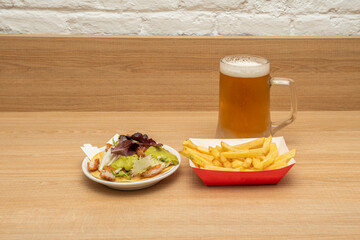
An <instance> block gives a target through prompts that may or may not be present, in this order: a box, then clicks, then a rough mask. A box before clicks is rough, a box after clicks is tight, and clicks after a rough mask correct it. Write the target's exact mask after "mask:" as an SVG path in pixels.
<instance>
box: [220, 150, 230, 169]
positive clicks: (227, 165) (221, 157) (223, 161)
mask: <svg viewBox="0 0 360 240" xmlns="http://www.w3.org/2000/svg"><path fill="white" fill-rule="evenodd" d="M220 162H221V163H222V164H223V165H224V167H227V168H231V162H229V161H228V160H227V159H226V157H224V156H223V153H221V154H220Z"/></svg>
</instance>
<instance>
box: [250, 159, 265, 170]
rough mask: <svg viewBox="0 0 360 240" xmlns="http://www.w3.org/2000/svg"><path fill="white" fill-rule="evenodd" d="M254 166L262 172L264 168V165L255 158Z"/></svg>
mask: <svg viewBox="0 0 360 240" xmlns="http://www.w3.org/2000/svg"><path fill="white" fill-rule="evenodd" d="M252 164H253V166H254V168H255V169H256V170H262V169H263V168H264V164H263V163H262V162H261V161H260V159H258V158H254V159H253V161H252Z"/></svg>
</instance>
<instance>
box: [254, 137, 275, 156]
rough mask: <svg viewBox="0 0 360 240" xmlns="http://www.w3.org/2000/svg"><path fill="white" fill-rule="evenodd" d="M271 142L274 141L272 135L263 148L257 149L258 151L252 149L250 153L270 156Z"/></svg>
mask: <svg viewBox="0 0 360 240" xmlns="http://www.w3.org/2000/svg"><path fill="white" fill-rule="evenodd" d="M271 140H272V136H271V135H270V136H269V137H268V138H266V140H265V142H264V145H263V147H261V148H256V149H250V152H253V153H259V154H263V155H266V154H268V152H269V150H270V143H271Z"/></svg>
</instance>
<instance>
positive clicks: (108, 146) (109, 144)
mask: <svg viewBox="0 0 360 240" xmlns="http://www.w3.org/2000/svg"><path fill="white" fill-rule="evenodd" d="M111 147H112V144H111V143H107V144H106V148H105V152H107V150H109V148H111Z"/></svg>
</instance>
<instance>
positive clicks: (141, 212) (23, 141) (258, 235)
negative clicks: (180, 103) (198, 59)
mask: <svg viewBox="0 0 360 240" xmlns="http://www.w3.org/2000/svg"><path fill="white" fill-rule="evenodd" d="M284 115H285V113H283V112H275V116H274V117H277V118H281V117H283V116H284ZM216 120H217V113H216V112H196V111H194V112H122V113H101V112H96V113H95V112H94V113H74V112H73V113H71V112H70V113H69V112H52V113H46V112H43V113H41V112H39V113H24V112H20V113H6V112H1V113H0V146H1V155H0V164H1V166H2V167H1V168H0V188H1V192H2V194H1V195H0V202H1V204H0V239H7V240H12V239H37V240H38V239H55V240H56V239H118V238H120V237H121V238H123V239H199V238H201V239H359V238H360V202H359V199H360V180H359V172H360V161H359V159H358V158H359V154H360V150H359V138H360V124H359V123H360V112H359V111H351V112H346V111H343V112H335V111H333V112H326V111H323V112H312V111H308V112H300V113H299V114H298V119H297V120H296V122H295V123H294V124H292V125H290V126H289V127H287V128H285V129H284V130H282V131H281V132H280V134H281V135H283V136H284V137H285V139H286V142H287V145H288V146H289V148H296V149H297V156H296V161H297V164H296V165H295V167H294V168H292V169H291V171H290V172H289V173H288V174H287V175H286V176H285V178H284V179H283V180H282V181H281V182H280V183H279V184H278V185H274V186H228V187H226V186H220V187H206V186H205V185H204V184H203V183H202V182H201V180H199V178H198V177H197V176H196V174H195V173H194V172H193V171H192V170H191V169H190V168H189V166H188V162H187V161H186V160H185V159H184V158H183V159H182V160H183V162H182V164H181V166H180V168H179V170H178V171H177V172H176V173H175V174H174V175H172V176H170V177H169V178H167V179H165V180H163V181H162V182H160V183H159V184H157V185H155V186H153V187H151V188H148V189H144V190H141V191H133V192H132V191H130V192H122V191H116V190H112V189H109V188H107V187H105V186H102V185H99V184H97V183H94V182H92V181H90V180H88V179H87V178H86V177H85V176H84V175H83V173H82V171H81V161H82V159H83V158H84V154H83V153H82V152H81V150H80V148H79V146H80V145H82V144H83V143H91V144H93V145H98V146H100V145H102V144H104V141H106V140H107V139H108V138H109V137H110V136H112V135H113V134H114V132H119V133H128V132H130V133H131V132H133V131H141V132H146V133H148V134H150V136H152V137H154V138H155V139H156V140H157V141H160V142H163V143H165V144H168V145H170V146H172V147H174V148H176V149H180V148H181V143H182V141H183V140H185V139H187V138H189V137H201V138H212V137H213V136H214V135H215V126H216ZM330 120H331V121H330Z"/></svg>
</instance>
